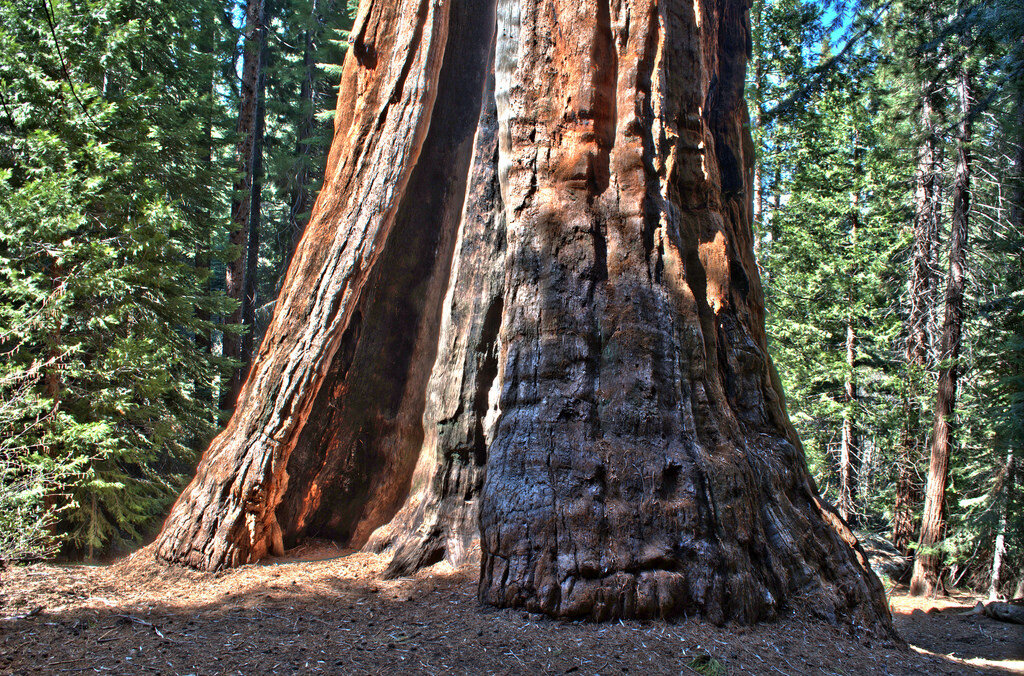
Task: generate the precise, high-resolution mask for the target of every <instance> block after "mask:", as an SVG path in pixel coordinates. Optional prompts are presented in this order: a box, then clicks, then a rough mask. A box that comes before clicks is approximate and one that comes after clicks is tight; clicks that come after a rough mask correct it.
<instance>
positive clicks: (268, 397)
mask: <svg viewBox="0 0 1024 676" xmlns="http://www.w3.org/2000/svg"><path fill="white" fill-rule="evenodd" d="M418 8H419V3H411V2H408V3H400V4H395V5H390V4H384V5H383V9H382V10H381V11H382V12H383V13H384V14H386V16H382V17H381V19H382V21H384V22H385V23H388V24H391V25H392V26H395V25H397V26H400V27H401V30H399V31H397V32H393V33H390V34H389V35H387V36H385V37H386V39H382V40H380V41H379V42H378V44H377V49H376V53H377V58H378V60H385V61H386V62H387V63H388V64H389V65H390V64H391V63H392V62H397V63H400V64H404V63H405V62H406V61H409V62H411V63H412V64H413V66H412V71H413V72H415V73H417V78H416V79H415V80H413V81H409V82H406V83H405V87H404V88H403V89H402V90H401V92H397V91H395V90H394V89H393V88H392V87H390V86H388V82H387V81H388V80H389V79H390V80H391V81H392V82H393V79H391V78H388V75H390V74H391V72H392V71H391V70H389V69H383V71H382V72H383V73H384V75H383V76H381V74H380V73H379V72H377V71H369V70H367V69H365V68H364V67H362V66H361V65H360V64H359V63H357V61H356V59H355V57H354V56H349V57H347V58H346V61H345V72H344V75H343V78H342V88H341V91H342V92H344V93H346V94H347V95H346V96H342V97H339V106H338V108H339V113H340V114H339V116H338V120H337V127H336V136H337V137H340V139H337V138H336V143H335V144H334V145H333V147H332V153H331V158H330V160H329V169H328V175H327V179H326V181H325V189H324V191H323V192H322V193H321V195H320V198H318V200H317V204H316V206H315V207H314V216H313V218H312V220H311V222H310V225H309V227H308V228H307V233H306V235H305V236H304V237H303V239H302V241H301V242H300V244H299V249H298V251H297V252H296V256H295V260H294V261H293V264H292V266H291V268H290V269H289V272H288V275H287V276H286V279H285V282H284V285H283V291H282V298H281V301H282V302H280V303H278V308H277V309H276V312H275V316H274V320H273V321H272V323H271V326H270V327H269V328H268V330H267V333H266V336H265V338H264V341H263V344H262V346H261V348H260V351H259V354H258V356H257V358H256V360H255V361H256V367H255V368H254V369H253V370H252V372H251V374H250V376H249V378H248V380H247V382H246V384H245V386H244V388H243V390H242V393H241V395H240V397H239V402H238V407H237V409H236V413H235V415H234V416H233V417H232V419H231V421H230V422H229V424H228V427H227V429H226V430H225V431H224V432H222V433H221V434H220V435H219V436H218V437H217V439H215V440H214V442H213V444H212V445H211V447H210V449H209V450H208V451H207V453H206V454H205V455H204V458H203V460H202V462H201V463H200V466H199V468H198V469H197V475H196V478H195V479H194V480H193V482H192V483H191V484H190V485H189V487H188V488H186V490H185V491H184V492H183V493H182V495H181V497H180V498H179V499H178V502H177V503H176V504H175V506H174V508H173V509H172V512H171V515H170V516H169V517H168V521H167V523H166V524H165V527H164V531H163V533H162V534H161V536H160V538H159V540H158V544H157V555H158V556H160V557H161V558H164V559H166V560H169V561H175V562H181V563H185V564H187V565H190V566H194V567H197V568H203V569H216V568H220V567H223V566H230V565H238V564H241V563H246V562H249V561H254V560H257V559H259V558H261V557H262V556H264V555H265V554H266V553H267V552H268V551H270V550H272V549H279V548H280V547H281V542H282V533H281V530H280V527H279V526H278V524H277V520H276V519H275V517H274V512H275V510H276V508H277V505H278V503H279V502H280V499H281V496H282V495H283V494H284V492H285V489H286V486H287V483H288V479H287V475H286V473H285V471H284V470H285V466H286V463H287V459H288V455H289V454H290V452H291V449H292V446H293V445H294V443H295V441H296V440H297V438H298V434H299V432H300V431H301V429H302V428H303V426H304V424H305V422H306V420H307V419H308V418H309V416H310V415H311V413H312V411H311V409H312V405H313V403H314V402H315V400H316V395H317V393H318V392H319V390H320V388H321V386H322V385H323V381H324V377H325V376H326V374H327V372H328V370H329V368H330V364H331V362H332V360H333V357H334V353H335V351H336V349H337V347H338V344H339V343H340V339H341V336H342V335H343V333H344V330H345V327H346V325H347V323H348V320H349V319H350V318H351V316H352V314H353V312H354V311H355V309H356V305H357V304H358V299H359V296H360V294H361V292H362V288H363V283H364V282H365V279H366V277H367V274H366V273H367V271H368V269H369V268H370V267H372V264H373V262H374V261H375V260H376V259H379V257H380V247H379V246H378V247H374V246H372V245H373V244H377V245H379V244H381V243H382V242H383V241H384V240H386V238H387V235H388V233H389V231H390V228H391V225H392V223H393V220H394V214H395V212H396V210H397V208H398V203H399V198H400V197H401V195H402V194H403V191H404V188H405V185H406V182H407V180H408V177H409V176H410V174H411V169H412V166H413V164H414V163H415V158H416V157H417V156H418V153H419V146H420V145H421V144H422V142H423V140H424V138H425V135H426V131H427V128H428V126H429V125H428V122H429V115H430V112H431V110H432V107H433V98H434V94H435V93H436V92H435V85H436V80H437V77H438V74H439V70H440V69H439V67H438V65H439V62H440V59H441V56H442V54H443V51H444V44H445V38H446V33H445V28H446V19H447V16H446V15H447V8H448V6H447V5H434V4H433V3H431V4H430V5H429V8H428V11H427V12H426V14H425V15H418V14H417V13H416V12H417V10H418ZM419 24H422V25H423V26H425V27H426V28H425V30H423V35H422V37H421V39H420V40H419V41H418V43H417V47H418V48H417V49H415V50H409V47H410V45H411V38H412V35H413V34H415V33H416V32H418V28H417V26H418V25H419ZM381 91H384V92H387V95H388V96H389V99H388V100H387V101H382V100H380V99H379V98H377V95H379V94H380V93H381ZM353 94H358V96H356V97H354V98H355V100H356V102H355V103H354V104H352V103H349V102H348V100H347V99H348V97H351V96H352V95H353ZM393 94H398V96H397V101H395V100H394V99H395V96H393ZM409 106H411V107H412V108H414V109H415V110H416V111H418V114H411V115H408V116H402V117H401V118H398V117H396V116H395V115H393V114H391V112H394V111H400V110H401V109H404V108H406V107H409ZM382 107H383V108H386V109H387V110H388V111H389V115H388V117H387V120H386V121H385V129H384V130H383V132H384V133H383V134H382V135H381V137H383V138H386V139H387V142H386V143H376V144H374V146H373V149H372V152H371V154H370V155H369V156H367V158H366V160H364V161H368V162H369V163H370V164H372V166H374V167H375V168H376V171H374V172H372V173H367V172H360V171H352V170H353V169H358V167H353V166H352V165H350V164H348V163H346V162H343V161H341V158H344V157H347V156H348V150H347V148H348V147H349V146H351V145H352V144H353V140H354V139H355V138H358V132H359V130H365V128H366V125H367V123H368V122H369V121H370V120H371V119H374V118H377V117H378V113H379V111H380V110H381V108H382ZM353 132H355V133H353ZM379 138H380V137H379ZM338 184H346V185H348V186H349V188H350V189H349V190H347V191H346V192H345V193H344V194H343V195H339V194H338V193H337V192H335V191H334V190H332V186H335V185H338ZM339 222H347V223H350V224H352V225H351V227H346V228H342V227H338V223H339ZM325 243H329V245H327V246H325Z"/></svg>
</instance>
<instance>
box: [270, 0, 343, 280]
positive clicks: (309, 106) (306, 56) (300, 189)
mask: <svg viewBox="0 0 1024 676" xmlns="http://www.w3.org/2000/svg"><path fill="white" fill-rule="evenodd" d="M333 5H334V3H333V2H332V1H331V0H312V1H311V2H310V8H309V17H308V19H307V20H308V24H307V26H306V31H305V36H304V43H305V44H304V45H303V49H302V66H303V76H302V84H301V85H300V88H299V101H298V106H299V109H300V110H301V111H302V116H301V117H300V119H299V124H298V130H297V140H296V144H295V155H296V159H295V173H294V175H293V176H292V178H291V181H292V185H291V195H290V197H289V200H288V230H287V232H286V233H285V237H284V239H285V241H286V243H285V244H284V246H285V247H287V249H286V250H285V253H284V256H283V257H282V272H283V271H284V270H287V269H288V265H289V264H290V263H291V260H292V255H293V254H294V253H295V248H296V247H297V246H298V244H299V239H300V238H301V237H302V232H303V230H305V229H306V223H308V222H309V215H310V210H311V209H312V207H313V199H312V196H311V195H310V190H309V186H310V182H311V180H312V178H313V176H312V174H311V170H312V165H313V143H312V138H313V134H314V132H315V130H316V89H317V80H316V71H317V66H316V54H317V46H318V45H319V41H320V30H321V28H320V24H321V22H322V20H323V18H322V17H323V16H325V12H330V11H331V9H332V7H333Z"/></svg>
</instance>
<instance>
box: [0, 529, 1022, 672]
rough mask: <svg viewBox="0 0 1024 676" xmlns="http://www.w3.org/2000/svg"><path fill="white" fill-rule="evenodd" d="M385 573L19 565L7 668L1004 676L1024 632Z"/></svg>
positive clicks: (317, 566) (934, 610) (318, 564)
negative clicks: (690, 616) (522, 602)
mask: <svg viewBox="0 0 1024 676" xmlns="http://www.w3.org/2000/svg"><path fill="white" fill-rule="evenodd" d="M386 563H387V561H386V560H385V559H384V558H383V557H380V556H374V555H372V554H365V553H347V552H343V551H340V550H337V549H335V548H334V547H333V545H329V544H322V543H320V544H316V545H310V546H306V547H302V548H300V549H298V550H294V551H292V552H290V553H289V555H288V556H286V557H284V558H281V559H276V560H272V561H271V562H269V563H267V564H262V565H254V566H244V567H242V568H239V569H236V570H232V571H228V572H223V573H216V574H209V573H197V572H194V571H189V570H185V569H182V568H176V567H167V566H163V565H158V564H156V563H155V562H154V561H153V559H152V553H151V552H150V551H149V550H148V549H143V550H140V551H139V552H136V553H135V554H133V555H132V556H130V557H127V558H126V559H123V560H121V561H119V562H116V563H114V564H111V565H108V566H85V565H49V564H39V565H32V566H27V567H18V568H12V569H9V570H7V571H5V572H4V573H3V580H2V582H0V584H2V588H0V593H2V598H0V673H5V674H6V673H17V674H22V673H78V672H88V673H114V674H143V673H161V674H197V675H198V674H212V673H240V674H257V673H296V672H300V673H307V672H308V673H333V674H372V675H374V676H377V675H379V674H390V673H399V672H400V673H403V674H444V673H459V674H540V673H545V674H578V675H579V676H584V675H590V674H643V676H654V675H656V674H691V673H699V674H705V675H708V674H748V673H752V674H892V675H895V674H961V673H984V674H1007V673H1024V627H1021V626H1019V625H1012V624H1002V623H1000V622H997V621H995V620H991V619H989V618H987V617H983V616H980V615H968V614H964V613H965V611H968V610H969V609H970V608H971V606H973V603H974V601H975V600H976V599H974V598H972V597H969V596H954V597H950V598H944V599H939V600H920V599H909V598H907V597H905V596H900V595H899V594H896V595H894V596H893V597H892V599H891V603H892V608H893V615H894V619H895V623H896V628H897V630H898V631H899V633H900V634H901V635H902V636H903V637H904V638H905V639H906V641H907V642H908V644H909V647H901V646H898V645H896V644H894V643H892V642H888V641H880V640H877V639H876V640H868V639H866V638H862V637H857V636H855V635H851V633H850V631H849V630H848V629H842V628H837V627H833V626H830V625H828V624H824V623H822V622H820V621H817V620H810V619H805V618H802V617H800V616H799V615H798V614H797V613H793V614H791V615H790V616H787V617H785V618H782V619H780V620H779V621H776V622H772V623H765V624H761V625H758V626H755V627H738V626H726V627H714V626H711V625H708V624H705V623H698V622H695V621H683V622H678V623H665V622H617V623H609V624H590V623H583V622H566V621H556V620H550V619H546V618H542V617H540V616H536V615H529V614H525V613H523V612H521V611H511V610H496V609H493V608H490V607H487V606H483V605H481V604H480V603H478V602H477V600H476V595H475V587H476V585H475V579H476V569H475V568H474V567H473V566H466V567H464V568H461V569H457V570H453V569H452V568H450V567H446V566H445V564H439V565H437V566H434V567H432V568H430V569H427V570H425V571H421V572H420V573H418V574H417V575H416V576H415V577H411V578H403V579H399V580H392V581H384V580H381V579H380V573H381V571H382V570H383V568H384V566H385V565H386Z"/></svg>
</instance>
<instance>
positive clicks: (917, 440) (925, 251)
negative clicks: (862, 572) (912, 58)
mask: <svg viewBox="0 0 1024 676" xmlns="http://www.w3.org/2000/svg"><path fill="white" fill-rule="evenodd" d="M934 98H935V85H934V83H933V82H931V81H930V80H929V79H928V78H927V77H926V78H925V79H924V83H923V85H922V96H921V133H922V134H923V138H922V141H921V147H920V149H919V153H918V160H917V176H916V179H915V190H914V240H913V251H912V255H911V263H910V278H909V280H908V283H907V300H908V303H909V308H908V310H907V341H906V344H905V349H904V359H905V362H906V365H905V366H906V381H905V383H904V397H905V399H904V404H903V407H904V414H903V421H904V422H903V425H904V427H903V430H902V432H901V434H900V443H899V446H898V447H897V461H896V462H897V481H896V500H895V504H894V508H893V514H894V516H893V535H892V541H893V544H894V545H895V546H896V548H897V549H899V550H900V551H901V552H904V553H906V552H907V550H908V546H909V544H910V542H911V541H912V539H913V537H914V510H915V509H916V506H917V504H918V503H919V501H920V487H919V481H918V476H917V466H918V462H919V461H920V459H921V458H922V457H923V455H924V454H923V452H922V442H923V436H924V432H923V430H922V423H921V417H922V411H921V406H920V403H919V397H920V391H919V389H918V388H919V386H920V384H921V381H922V379H923V374H924V373H925V372H926V370H927V368H928V346H929V344H930V342H931V341H930V339H929V338H928V323H929V322H928V316H929V307H930V305H931V299H932V297H933V295H934V291H933V288H934V286H935V282H936V280H935V274H934V270H935V266H936V259H937V255H936V251H935V249H936V238H937V233H938V210H939V195H938V164H937V151H936V147H935V146H936V136H935V121H934V119H935V112H934V105H935V102H934Z"/></svg>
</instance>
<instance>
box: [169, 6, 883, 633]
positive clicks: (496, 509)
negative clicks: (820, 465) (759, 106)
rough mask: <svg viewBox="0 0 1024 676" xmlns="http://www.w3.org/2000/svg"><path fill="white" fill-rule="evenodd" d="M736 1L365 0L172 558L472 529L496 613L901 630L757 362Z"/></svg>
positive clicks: (458, 551) (235, 560) (741, 16)
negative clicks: (264, 326) (294, 239)
mask: <svg viewBox="0 0 1024 676" xmlns="http://www.w3.org/2000/svg"><path fill="white" fill-rule="evenodd" d="M746 9H747V8H746V5H745V3H744V2H743V1H742V0H707V1H703V0H702V1H701V2H698V3H697V4H695V5H694V4H690V3H683V2H678V3H676V2H669V3H665V2H656V1H655V0H622V1H615V2H609V1H608V0H592V1H590V2H579V0H496V2H494V1H482V0H451V1H450V2H442V3H436V2H430V1H429V0H392V1H391V2H386V1H384V0H375V1H364V2H363V4H362V6H361V8H360V12H359V16H358V18H357V21H356V25H355V27H354V28H353V31H352V35H353V44H352V49H351V50H350V54H349V56H348V57H347V58H346V61H345V68H344V75H343V79H342V84H341V91H342V94H341V96H340V97H339V108H338V115H337V124H336V133H335V140H334V145H333V146H332V151H331V156H330V159H329V163H328V169H327V176H326V180H325V186H324V189H323V191H322V192H321V194H320V196H319V198H318V200H317V203H316V206H315V207H314V211H313V217H312V220H311V222H310V224H309V227H308V228H307V231H306V233H305V235H304V236H303V238H302V240H301V242H300V244H299V248H298V251H297V252H296V255H295V258H294V260H293V262H292V265H291V267H290V269H289V271H288V275H287V278H286V280H285V282H284V286H283V290H282V295H281V298H280V300H279V302H278V304H277V308H276V311H275V316H274V320H273V322H272V323H271V326H270V327H269V329H268V331H267V334H266V337H265V338H264V341H263V344H262V347H261V348H260V351H259V354H258V356H257V358H256V360H255V362H254V364H253V369H252V373H251V375H250V377H249V380H248V381H247V382H246V384H245V387H244V388H243V390H242V393H241V396H240V399H239V404H238V408H237V410H236V412H235V415H234V416H233V417H232V419H231V421H230V423H229V425H228V428H227V429H226V430H225V431H224V432H223V433H222V434H221V435H220V436H219V437H218V438H217V439H216V440H215V441H214V442H213V444H212V445H211V447H210V449H209V450H208V451H207V453H206V455H205V456H204V458H203V460H202V462H201V463H200V466H199V468H198V471H197V476H196V478H195V479H194V480H193V482H192V484H191V485H190V486H189V487H188V488H187V489H186V491H185V492H184V493H183V494H182V496H181V498H180V499H179V500H178V502H177V503H176V505H175V507H174V509H173V511H172V513H171V515H170V517H169V518H168V521H167V523H166V524H165V527H164V531H163V533H162V534H161V536H160V538H159V540H158V544H157V554H158V556H160V557H161V558H164V559H166V560H169V561H176V562H181V563H185V564H188V565H191V566H194V567H198V568H203V569H216V568H221V567H224V566H230V565H238V564H241V563H247V562H252V561H256V560H258V559H260V558H261V557H263V556H265V555H266V554H268V553H270V552H275V551H278V552H279V551H281V550H282V549H283V547H284V546H285V545H286V544H287V543H288V542H291V541H297V540H298V539H299V538H301V537H303V536H305V535H313V534H316V535H321V536H328V537H332V538H335V539H338V540H343V541H345V542H347V543H349V544H353V545H362V544H367V545H368V546H369V547H371V548H374V549H378V550H381V549H385V548H389V549H390V551H392V552H393V553H394V556H393V562H392V566H391V568H390V573H391V574H402V573H405V572H409V571H412V570H415V569H416V568H418V567H420V566H423V565H427V564H429V563H432V562H434V561H438V560H440V559H441V558H445V557H447V558H448V559H449V560H452V561H453V562H455V563H458V562H460V561H462V560H464V559H465V556H466V553H467V552H468V551H469V548H470V547H471V546H472V543H473V540H475V539H476V538H477V537H479V538H480V542H481V551H482V557H483V562H482V575H481V581H480V596H481V598H482V599H483V600H485V601H487V602H489V603H493V604H495V605H499V606H516V607H524V608H528V609H531V610H537V611H541V612H545V613H548V614H550V615H554V616H565V617H591V618H594V619H605V618H611V617H634V616H635V617H652V616H662V617H668V616H675V615H682V614H687V613H689V614H693V613H699V614H702V615H703V616H705V617H707V618H708V619H710V620H712V621H715V622H722V621H726V620H730V619H732V620H737V621H742V622H752V621H756V620H759V619H762V618H769V617H773V616H774V615H776V614H777V612H778V611H779V609H780V608H781V607H783V606H785V605H786V604H787V603H790V602H794V603H795V602H799V603H800V604H801V606H802V607H805V608H808V609H809V610H810V611H811V612H813V613H815V614H817V615H818V616H821V617H824V618H828V619H832V620H835V619H846V620H849V621H853V622H856V623H858V624H860V625H861V626H864V627H868V628H869V629H872V630H880V631H883V632H888V631H889V616H888V611H887V609H886V605H885V600H884V595H883V593H882V590H881V586H880V584H879V583H878V581H877V579H876V578H875V577H874V576H873V574H872V573H871V572H870V571H869V570H868V568H867V566H866V560H865V557H864V555H863V553H862V552H861V551H860V549H859V547H857V545H856V541H855V539H854V537H853V535H852V534H851V533H850V531H849V529H848V528H847V527H846V526H845V525H844V524H843V522H842V520H841V519H840V518H839V517H838V515H837V514H836V513H835V512H834V511H833V510H832V508H831V507H829V506H828V505H826V504H824V503H823V502H822V501H821V499H820V498H819V496H818V493H817V489H816V488H815V486H814V483H813V481H812V479H811V477H810V475H809V473H808V471H807V468H806V463H805V459H804V456H803V451H802V449H801V447H800V444H799V441H798V440H797V438H796V436H795V434H794V432H793V429H792V426H791V425H790V424H789V422H788V419H787V417H786V413H785V407H784V403H783V399H782V393H781V388H780V385H779V381H778V378H777V377H776V376H775V374H774V372H773V369H772V366H771V361H770V359H769V357H768V353H767V348H766V339H765V334H764V317H763V298H762V293H761V287H760V280H759V277H758V273H757V268H756V265H755V263H754V260H753V255H752V237H751V228H750V218H751V178H752V162H753V148H752V147H751V143H750V139H749V135H748V130H747V128H746V124H747V113H746V107H745V105H744V103H743V98H742V93H743V79H744V78H743V75H744V69H745V62H746V50H747V42H748V40H749V27H748V25H747V18H746ZM495 18H496V19H497V22H496V23H497V27H496V29H495ZM488 54H492V56H491V57H490V58H489V57H488ZM489 83H493V84H489Z"/></svg>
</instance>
